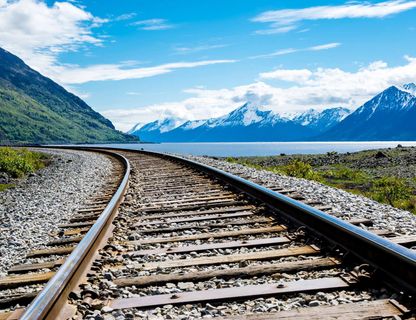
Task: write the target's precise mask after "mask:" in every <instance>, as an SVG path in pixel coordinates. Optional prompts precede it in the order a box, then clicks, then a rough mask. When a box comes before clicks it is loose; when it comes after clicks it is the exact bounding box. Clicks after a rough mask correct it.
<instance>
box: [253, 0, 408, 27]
mask: <svg viewBox="0 0 416 320" xmlns="http://www.w3.org/2000/svg"><path fill="white" fill-rule="evenodd" d="M413 8H416V1H406V0H391V1H384V2H379V3H368V2H364V3H356V2H351V3H346V4H344V5H336V6H315V7H309V8H303V9H283V10H271V11H266V12H263V13H261V14H259V15H257V16H256V17H254V18H253V19H252V21H254V22H260V23H268V24H269V26H270V27H269V29H264V30H258V31H257V32H256V33H258V34H274V33H282V32H289V31H292V30H294V29H296V28H297V25H299V23H300V22H302V21H304V20H321V19H325V20H333V19H355V18H383V17H386V16H389V15H392V14H396V13H400V12H403V11H407V10H411V9H413Z"/></svg>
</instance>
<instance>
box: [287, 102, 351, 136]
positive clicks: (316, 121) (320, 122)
mask: <svg viewBox="0 0 416 320" xmlns="http://www.w3.org/2000/svg"><path fill="white" fill-rule="evenodd" d="M350 113H351V110H349V109H347V108H342V107H338V108H331V109H325V110H323V111H318V110H315V109H309V110H307V111H305V112H302V113H299V114H297V115H295V116H294V117H293V119H292V120H293V121H294V122H296V123H299V124H301V125H302V126H308V127H311V128H315V129H316V130H318V131H320V132H324V131H326V130H328V129H330V128H332V127H333V126H334V125H336V124H338V123H339V122H341V121H342V120H344V119H345V117H347V116H348V115H349V114H350Z"/></svg>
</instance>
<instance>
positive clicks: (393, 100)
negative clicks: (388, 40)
mask: <svg viewBox="0 0 416 320" xmlns="http://www.w3.org/2000/svg"><path fill="white" fill-rule="evenodd" d="M415 88H416V85H415V84H413V83H410V84H406V85H404V86H401V87H396V86H392V87H389V88H387V89H386V90H384V91H383V92H381V93H379V94H378V95H376V96H375V97H374V98H372V99H371V100H369V101H367V102H366V103H365V104H364V105H362V106H361V107H359V108H358V109H357V110H355V112H353V113H352V114H350V115H349V116H348V117H346V118H345V119H344V120H343V121H341V122H340V123H339V124H337V125H336V126H334V127H333V128H331V129H330V130H329V131H327V132H326V133H324V134H323V135H322V136H319V137H318V139H323V140H344V141H347V140H351V141H360V140H364V141H365V140H367V141H376V140H379V141H380V140H416V96H415V95H414V93H413V92H414V89H415Z"/></svg>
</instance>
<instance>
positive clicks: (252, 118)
mask: <svg viewBox="0 0 416 320" xmlns="http://www.w3.org/2000/svg"><path fill="white" fill-rule="evenodd" d="M272 116H273V112H272V111H262V110H260V109H259V108H258V107H257V106H255V105H254V104H251V103H246V104H244V105H243V106H241V107H240V108H238V109H235V110H233V111H231V112H230V113H229V114H226V115H225V116H222V117H220V118H213V119H210V120H208V121H207V122H206V123H205V125H206V126H208V127H210V128H214V127H219V126H221V127H233V126H244V127H247V126H250V125H253V124H256V123H259V122H262V121H264V120H266V119H267V118H270V117H272Z"/></svg>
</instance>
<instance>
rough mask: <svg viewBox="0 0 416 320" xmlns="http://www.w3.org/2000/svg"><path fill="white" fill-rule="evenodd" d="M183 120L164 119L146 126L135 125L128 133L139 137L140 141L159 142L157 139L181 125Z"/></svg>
mask: <svg viewBox="0 0 416 320" xmlns="http://www.w3.org/2000/svg"><path fill="white" fill-rule="evenodd" d="M184 122H185V120H183V119H180V118H175V117H171V118H165V119H161V120H156V121H152V122H149V123H147V124H144V125H143V124H140V123H138V124H136V125H135V126H134V127H133V128H132V129H130V130H129V131H128V133H130V134H132V135H134V136H138V137H141V139H142V141H156V142H159V141H160V140H159V137H160V136H162V135H163V134H164V133H166V132H169V131H171V130H173V129H175V128H176V127H178V126H179V125H181V124H183V123H184Z"/></svg>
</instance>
